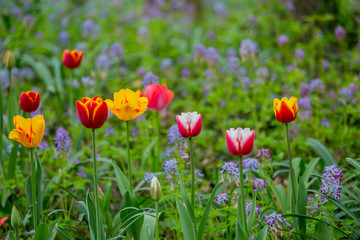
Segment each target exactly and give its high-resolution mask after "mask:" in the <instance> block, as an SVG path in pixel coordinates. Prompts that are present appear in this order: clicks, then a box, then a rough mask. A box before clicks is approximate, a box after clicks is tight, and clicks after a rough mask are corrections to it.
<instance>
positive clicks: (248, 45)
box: [239, 39, 259, 61]
mask: <svg viewBox="0 0 360 240" xmlns="http://www.w3.org/2000/svg"><path fill="white" fill-rule="evenodd" d="M258 51H259V45H258V44H257V43H256V42H254V41H252V40H251V39H244V40H242V41H241V44H240V49H239V52H240V56H241V58H242V60H243V61H247V60H249V59H253V58H255V55H256V53H257V52H258Z"/></svg>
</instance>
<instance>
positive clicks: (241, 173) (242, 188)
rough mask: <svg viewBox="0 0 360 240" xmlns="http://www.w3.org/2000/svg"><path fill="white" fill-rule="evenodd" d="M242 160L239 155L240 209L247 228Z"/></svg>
mask: <svg viewBox="0 0 360 240" xmlns="http://www.w3.org/2000/svg"><path fill="white" fill-rule="evenodd" d="M242 161H243V158H242V156H240V161H239V168H240V188H241V211H242V218H243V223H244V225H245V227H244V229H247V222H246V212H245V194H244V177H243V165H242ZM238 207H239V206H238Z"/></svg>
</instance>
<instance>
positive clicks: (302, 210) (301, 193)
mask: <svg viewBox="0 0 360 240" xmlns="http://www.w3.org/2000/svg"><path fill="white" fill-rule="evenodd" d="M306 205H307V191H306V187H305V184H304V181H303V178H302V177H300V180H299V189H298V194H297V205H296V213H297V214H299V215H306ZM296 223H297V225H298V229H299V231H300V232H301V233H302V234H303V235H306V219H305V218H297V219H296Z"/></svg>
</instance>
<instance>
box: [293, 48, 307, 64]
mask: <svg viewBox="0 0 360 240" xmlns="http://www.w3.org/2000/svg"><path fill="white" fill-rule="evenodd" d="M295 57H296V59H297V60H298V61H299V62H302V61H303V60H304V57H305V51H304V50H303V49H301V48H297V49H296V50H295Z"/></svg>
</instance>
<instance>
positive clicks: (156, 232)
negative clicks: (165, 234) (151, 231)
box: [155, 201, 159, 240]
mask: <svg viewBox="0 0 360 240" xmlns="http://www.w3.org/2000/svg"><path fill="white" fill-rule="evenodd" d="M155 211H156V225H155V238H156V240H158V239H159V202H158V201H156V202H155Z"/></svg>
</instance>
